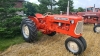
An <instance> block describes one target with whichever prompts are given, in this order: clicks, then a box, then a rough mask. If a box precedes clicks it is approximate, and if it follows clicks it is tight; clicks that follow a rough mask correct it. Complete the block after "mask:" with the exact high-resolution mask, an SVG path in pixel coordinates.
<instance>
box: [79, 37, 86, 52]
mask: <svg viewBox="0 0 100 56" xmlns="http://www.w3.org/2000/svg"><path fill="white" fill-rule="evenodd" d="M79 40H80V41H81V42H82V43H83V46H84V51H85V49H86V48H87V44H86V40H85V39H84V38H83V37H82V36H81V37H80V38H79Z"/></svg>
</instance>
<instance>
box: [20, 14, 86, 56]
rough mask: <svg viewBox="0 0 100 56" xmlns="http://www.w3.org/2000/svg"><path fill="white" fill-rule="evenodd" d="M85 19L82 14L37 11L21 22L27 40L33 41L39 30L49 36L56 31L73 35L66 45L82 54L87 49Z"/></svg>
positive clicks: (73, 51) (68, 48)
mask: <svg viewBox="0 0 100 56" xmlns="http://www.w3.org/2000/svg"><path fill="white" fill-rule="evenodd" d="M82 29H83V20H82V17H80V16H67V15H46V16H43V15H42V14H39V13H37V14H36V15H35V16H29V17H28V18H27V19H23V20H22V22H21V30H22V34H23V37H24V39H25V41H27V42H33V41H35V40H36V38H37V31H41V32H42V33H43V34H47V35H48V36H54V35H55V34H56V33H61V34H66V35H69V36H71V37H69V38H68V39H66V41H65V47H66V49H67V50H69V51H70V52H72V53H74V54H80V53H82V52H83V51H84V50H85V49H86V46H87V45H86V41H85V39H84V38H83V37H82Z"/></svg>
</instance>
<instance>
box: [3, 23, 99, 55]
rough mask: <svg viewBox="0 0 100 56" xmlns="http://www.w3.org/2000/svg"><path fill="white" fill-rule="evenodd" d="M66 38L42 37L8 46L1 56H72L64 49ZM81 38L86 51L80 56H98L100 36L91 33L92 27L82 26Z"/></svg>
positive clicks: (59, 35)
mask: <svg viewBox="0 0 100 56" xmlns="http://www.w3.org/2000/svg"><path fill="white" fill-rule="evenodd" d="M68 37H69V36H66V35H63V34H56V35H55V36H53V37H49V36H47V35H43V36H42V37H41V39H40V40H39V41H37V42H35V43H26V42H25V43H22V44H18V45H14V46H10V47H9V48H8V49H7V50H6V51H4V52H3V53H1V56H74V55H73V54H71V53H69V52H68V51H67V50H66V49H65V45H64V43H65V40H66V39H67V38H68ZM83 37H84V38H85V39H86V41H87V49H86V50H85V51H84V52H83V53H82V54H81V55H80V56H100V38H99V37H100V34H97V33H94V32H93V25H84V30H83Z"/></svg>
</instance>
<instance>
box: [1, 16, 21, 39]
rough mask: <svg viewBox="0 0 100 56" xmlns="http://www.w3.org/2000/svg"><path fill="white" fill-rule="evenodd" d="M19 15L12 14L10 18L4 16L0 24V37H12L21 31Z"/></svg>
mask: <svg viewBox="0 0 100 56" xmlns="http://www.w3.org/2000/svg"><path fill="white" fill-rule="evenodd" d="M21 20H22V19H21V17H20V16H14V17H12V18H6V20H3V21H2V22H1V23H0V25H1V27H0V35H1V37H7V38H8V37H9V38H10V37H14V36H16V35H19V34H20V33H21V31H20V24H21Z"/></svg>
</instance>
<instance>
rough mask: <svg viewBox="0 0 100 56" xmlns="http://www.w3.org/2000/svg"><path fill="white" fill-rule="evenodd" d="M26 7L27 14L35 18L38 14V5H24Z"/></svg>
mask: <svg viewBox="0 0 100 56" xmlns="http://www.w3.org/2000/svg"><path fill="white" fill-rule="evenodd" d="M24 7H25V8H26V10H25V14H27V15H30V16H33V15H34V14H35V13H36V12H38V5H37V4H35V3H30V2H26V3H24Z"/></svg>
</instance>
